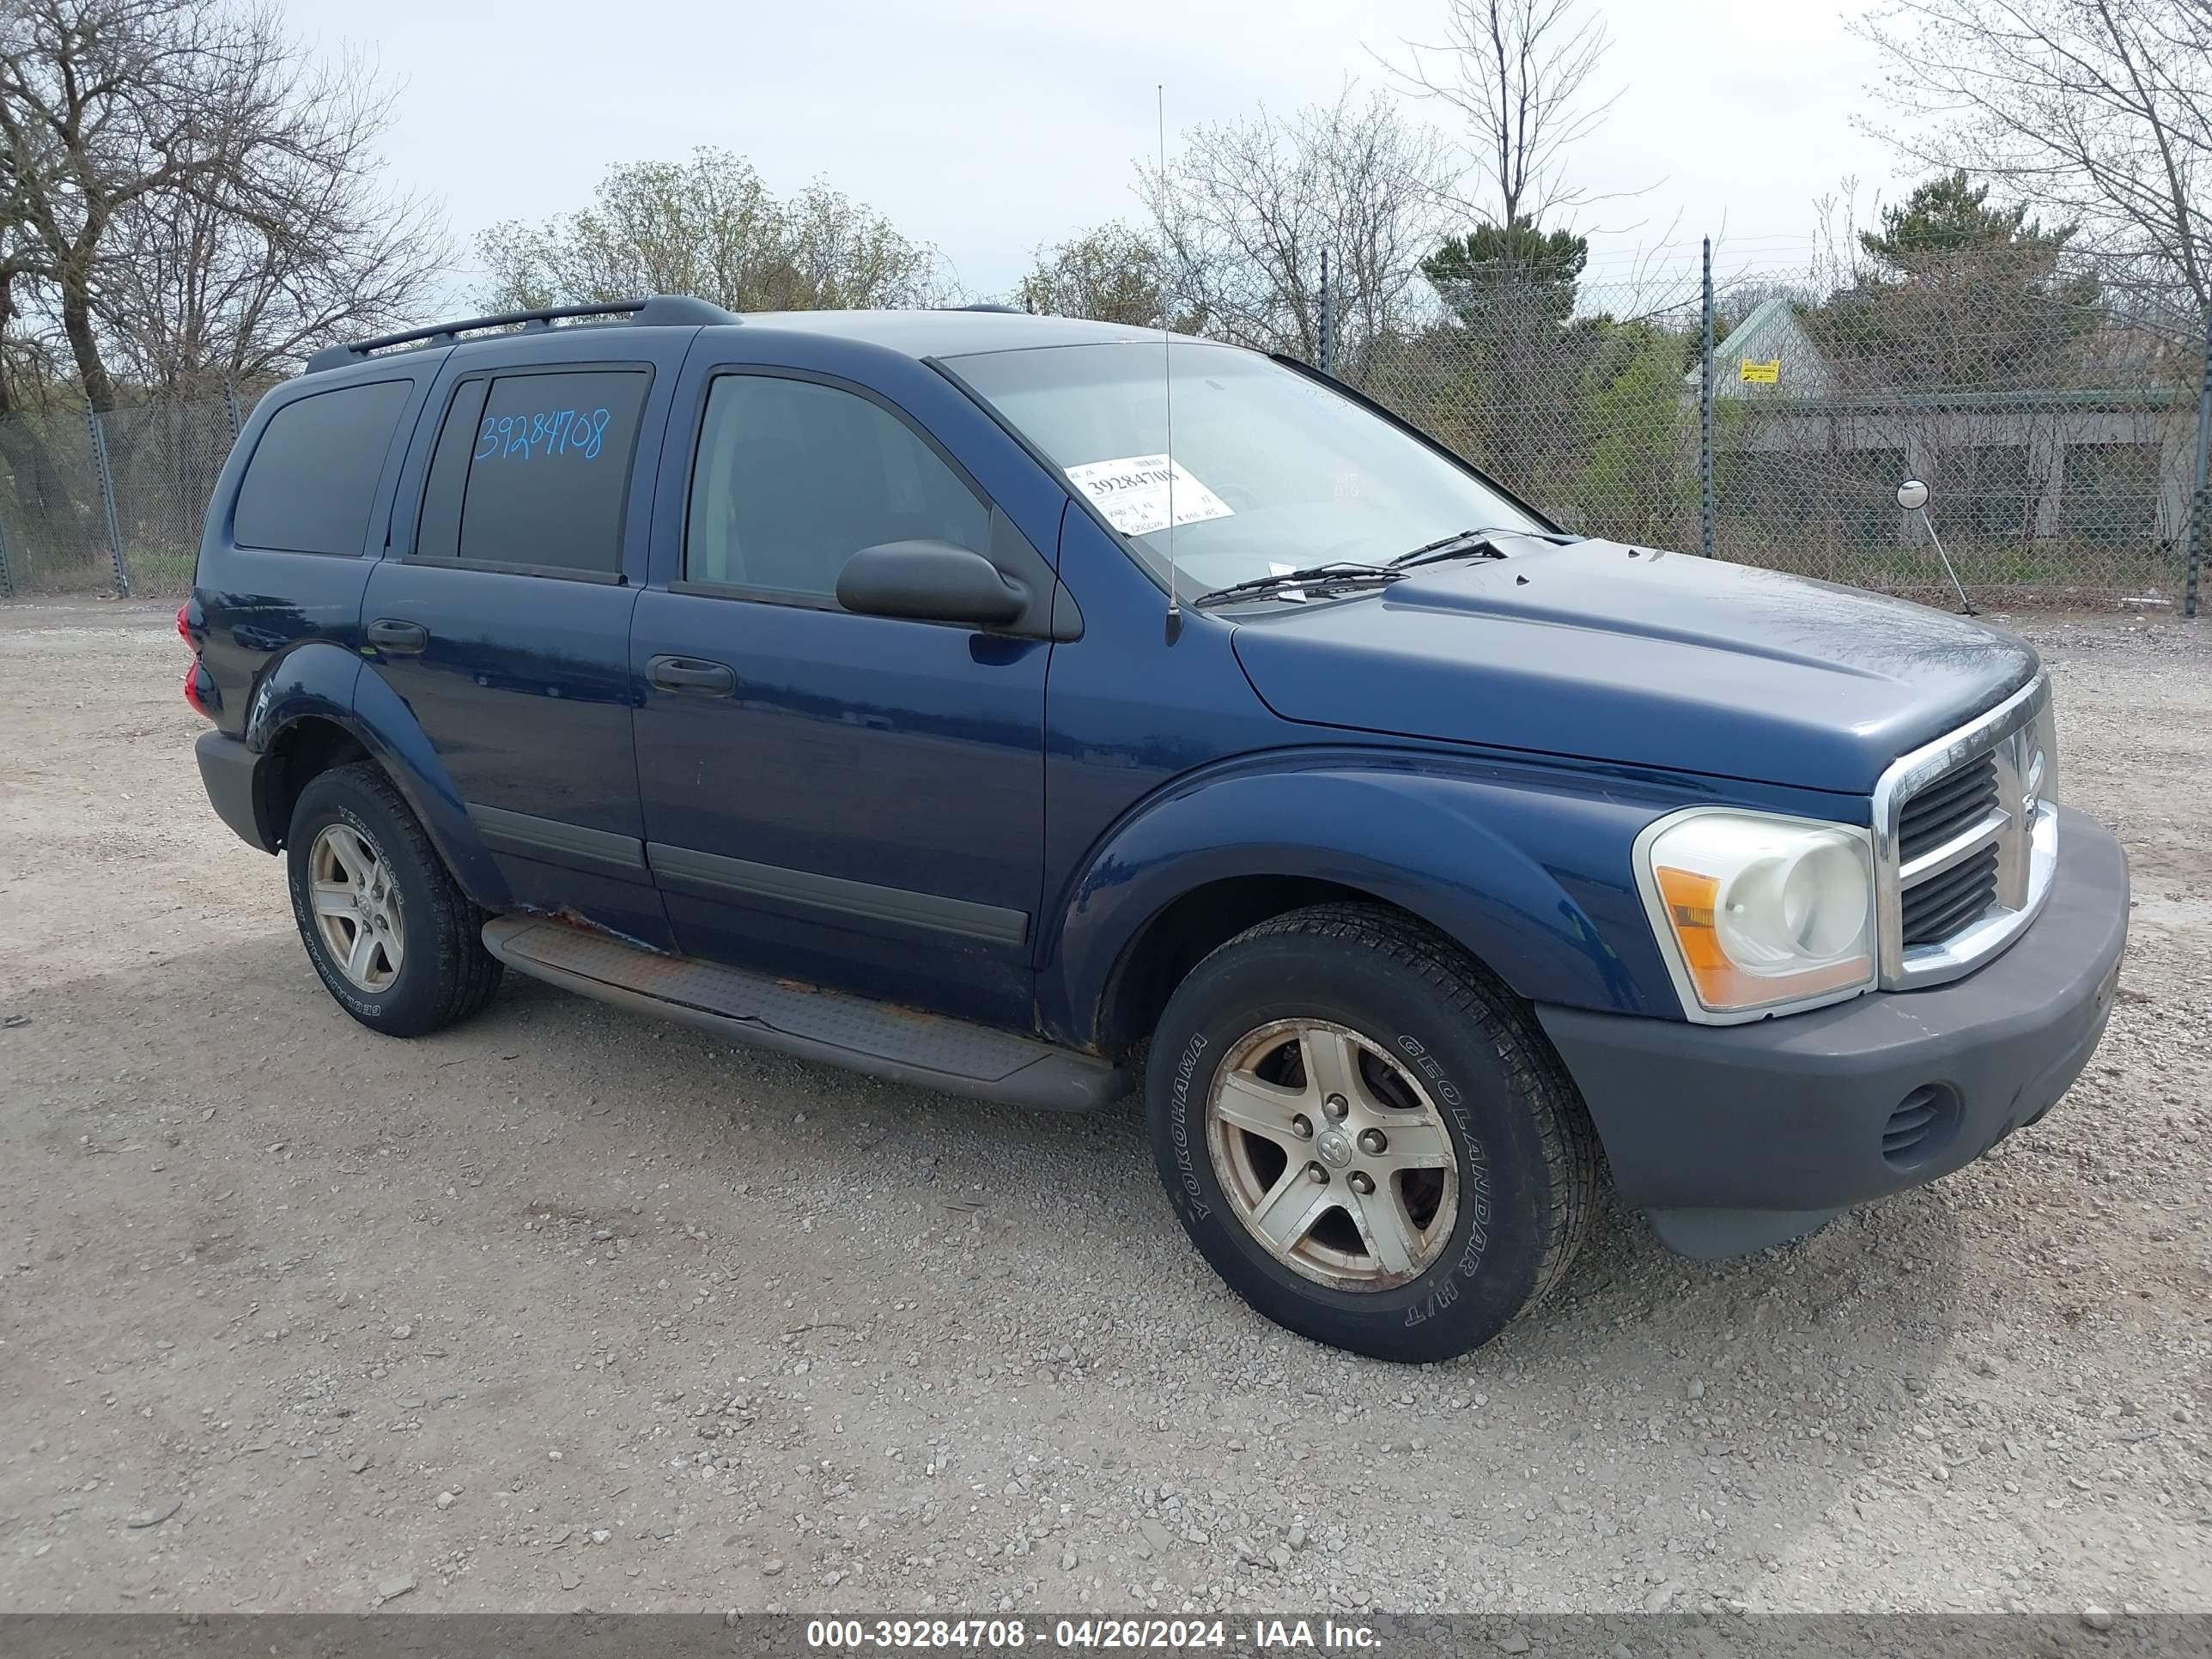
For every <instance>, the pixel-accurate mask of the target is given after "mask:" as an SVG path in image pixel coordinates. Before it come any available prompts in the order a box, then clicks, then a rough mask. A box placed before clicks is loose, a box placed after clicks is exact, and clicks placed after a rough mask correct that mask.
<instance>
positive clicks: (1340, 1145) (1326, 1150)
mask: <svg viewBox="0 0 2212 1659" xmlns="http://www.w3.org/2000/svg"><path fill="white" fill-rule="evenodd" d="M1314 1151H1315V1152H1317V1153H1319V1154H1320V1156H1321V1161H1322V1163H1324V1164H1328V1167H1329V1168H1330V1169H1332V1170H1341V1169H1342V1168H1343V1167H1344V1166H1345V1165H1346V1164H1349V1163H1351V1162H1352V1141H1351V1139H1350V1138H1349V1137H1348V1136H1346V1133H1344V1131H1343V1130H1341V1129H1328V1130H1324V1131H1323V1132H1322V1134H1321V1136H1320V1138H1319V1139H1316V1141H1315V1142H1314Z"/></svg>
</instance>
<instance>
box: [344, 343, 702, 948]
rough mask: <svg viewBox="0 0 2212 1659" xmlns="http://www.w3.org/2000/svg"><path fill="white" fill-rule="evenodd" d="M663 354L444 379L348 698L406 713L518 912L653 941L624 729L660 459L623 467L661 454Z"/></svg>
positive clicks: (407, 474) (660, 942) (366, 609)
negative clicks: (358, 678) (654, 468)
mask: <svg viewBox="0 0 2212 1659" xmlns="http://www.w3.org/2000/svg"><path fill="white" fill-rule="evenodd" d="M539 349H543V348H539ZM646 349H647V351H648V352H650V351H652V350H653V348H652V347H650V346H648V347H647V348H646ZM517 356H518V361H515V362H512V363H508V364H505V365H502V364H501V362H499V361H498V360H497V358H496V357H494V358H493V359H492V360H490V361H489V362H487V360H486V358H485V357H484V356H483V355H482V354H479V355H478V356H476V357H474V358H472V359H471V362H470V365H469V368H468V371H467V372H466V373H465V374H459V375H452V376H448V377H446V378H445V379H443V380H441V383H440V385H439V386H437V387H436V389H435V392H434V395H433V398H432V401H431V404H430V410H431V413H430V414H429V416H428V417H426V420H425V422H424V424H425V427H426V428H428V430H427V431H426V433H425V435H423V436H422V439H421V440H420V441H419V443H418V450H419V454H418V456H417V457H416V464H415V465H411V466H410V467H409V468H408V469H407V470H406V471H404V473H403V475H402V484H401V493H400V497H399V499H400V502H401V508H400V511H399V512H398V513H396V514H395V520H396V522H395V526H394V530H393V538H392V539H393V546H392V550H391V552H390V553H389V554H388V555H387V556H386V557H385V558H384V559H383V560H382V561H381V562H380V563H379V564H378V566H377V568H376V569H375V571H374V574H372V575H371V577H370V579H369V584H368V594H367V597H366V600H365V602H364V604H363V606H362V629H363V634H364V636H365V639H366V641H367V645H368V652H367V653H366V654H368V655H369V658H370V660H369V664H368V667H367V669H366V671H365V672H364V675H363V678H362V684H361V686H360V688H359V689H358V690H357V691H356V701H359V700H360V699H361V698H362V697H363V696H397V697H398V698H399V699H400V700H401V701H403V702H404V703H405V704H406V705H407V708H409V710H410V711H411V712H412V714H413V715H414V719H415V721H416V724H417V725H419V726H421V728H422V732H423V734H424V735H425V736H426V737H427V738H428V740H429V743H430V745H431V747H432V749H433V750H435V755H436V759H437V762H438V763H439V765H440V766H441V769H443V771H444V772H445V774H446V775H447V778H448V779H450V780H451V782H452V785H453V789H454V791H455V793H457V794H458V795H459V798H460V800H461V803H462V804H463V805H465V807H466V809H467V811H468V816H469V818H470V821H471V823H472V824H473V825H474V827H475V828H476V829H477V833H478V834H480V835H481V836H483V839H484V842H485V843H486V845H487V846H488V847H489V848H490V849H491V853H492V856H493V858H494V860H495V861H496V863H497V864H498V866H499V870H500V873H501V875H502V876H503V877H504V878H506V881H507V887H508V889H509V891H510V893H511V896H512V897H513V902H515V903H516V904H518V905H521V906H524V907H526V908H532V909H542V910H546V911H565V912H569V913H572V914H574V915H580V916H582V917H583V918H585V919H586V920H587V921H592V922H595V923H597V924H599V925H600V926H602V927H608V928H611V929H612V930H614V931H615V932H617V933H622V934H623V935H625V936H627V937H629V938H633V939H640V940H641V941H643V942H645V943H647V944H651V945H656V946H659V947H661V948H666V947H668V945H670V944H671V940H670V938H669V935H668V929H667V922H666V919H665V913H664V912H663V910H662V908H661V904H660V900H659V892H658V890H656V889H655V888H654V886H653V880H652V877H651V874H650V872H648V871H647V868H646V865H645V853H644V823H643V820H642V817H641V813H640V811H639V805H638V799H637V762H636V750H635V744H634V740H633V738H632V734H631V729H630V727H631V716H632V714H633V703H634V698H633V696H632V688H631V684H630V678H629V627H630V613H631V611H633V609H634V608H635V605H636V601H637V593H638V589H637V587H636V586H635V579H636V577H637V576H641V575H642V574H643V569H644V562H645V543H646V540H647V535H648V532H649V527H650V523H651V517H650V513H651V503H650V499H649V498H650V495H651V487H650V479H651V477H652V472H651V468H650V465H649V464H648V466H647V472H646V477H647V484H646V486H645V487H643V488H640V489H633V488H632V487H631V472H632V469H633V467H634V465H635V464H636V457H637V455H638V454H639V453H640V452H642V453H644V454H645V455H646V456H647V457H648V458H653V459H657V456H658V451H659V428H660V427H661V426H662V425H663V424H665V407H666V404H667V400H668V395H669V394H668V385H667V383H668V382H669V381H671V380H673V379H674V373H675V369H676V368H677V366H678V363H679V362H681V351H680V349H677V347H676V343H672V342H671V353H670V354H669V355H668V356H667V361H665V362H653V361H651V360H650V358H649V357H648V358H647V360H644V361H626V362H605V363H590V364H574V365H572V364H551V363H545V362H542V361H540V362H532V361H531V360H530V357H529V356H528V355H527V349H520V350H518V352H517ZM655 380H660V381H661V382H662V384H661V386H660V387H659V396H658V397H657V398H656V396H655V386H654V382H655ZM641 437H643V439H644V440H645V442H644V443H643V444H642V445H641V442H640V439H641ZM418 479H419V480H422V483H419V484H417V483H415V481H416V480H418ZM418 504H419V505H418ZM632 562H634V563H635V574H633V573H632V571H631V569H630V568H629V566H630V564H631V563H632ZM379 683H380V684H379Z"/></svg>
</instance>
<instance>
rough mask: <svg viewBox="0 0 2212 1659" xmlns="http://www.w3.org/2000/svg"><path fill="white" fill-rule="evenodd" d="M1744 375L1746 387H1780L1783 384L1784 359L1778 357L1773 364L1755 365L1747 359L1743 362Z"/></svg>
mask: <svg viewBox="0 0 2212 1659" xmlns="http://www.w3.org/2000/svg"><path fill="white" fill-rule="evenodd" d="M1742 373H1743V383H1744V384H1745V385H1746V386H1779V385H1780V384H1781V383H1782V359H1781V358H1779V357H1777V358H1776V359H1774V361H1773V362H1766V363H1754V362H1752V361H1751V359H1750V358H1748V357H1747V358H1745V359H1744V360H1743V370H1742Z"/></svg>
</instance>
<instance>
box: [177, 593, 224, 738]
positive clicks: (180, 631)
mask: <svg viewBox="0 0 2212 1659" xmlns="http://www.w3.org/2000/svg"><path fill="white" fill-rule="evenodd" d="M177 637H178V638H179V639H180V640H182V641H184V642H185V644H186V645H188V646H190V647H191V648H192V660H191V665H190V666H188V667H187V668H186V669H185V702H188V703H190V704H191V706H192V713H194V714H197V715H198V716H199V717H200V718H201V719H202V720H213V719H214V718H215V711H216V709H218V708H222V692H220V691H218V690H216V684H215V677H214V676H213V675H212V674H210V673H209V672H208V671H207V665H205V664H204V663H203V662H202V661H201V660H200V642H199V641H198V640H197V639H196V638H194V637H193V635H192V602H191V600H190V599H186V600H185V602H184V603H183V604H182V605H179V606H178V607H177Z"/></svg>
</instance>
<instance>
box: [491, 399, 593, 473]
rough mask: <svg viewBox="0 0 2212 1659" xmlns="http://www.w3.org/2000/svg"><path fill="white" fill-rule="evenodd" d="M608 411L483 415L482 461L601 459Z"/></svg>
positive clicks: (568, 410) (553, 411)
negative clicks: (541, 457)
mask: <svg viewBox="0 0 2212 1659" xmlns="http://www.w3.org/2000/svg"><path fill="white" fill-rule="evenodd" d="M607 420H608V416H607V411H606V410H604V409H593V410H579V409H556V410H547V411H545V412H544V413H542V414H538V415H500V416H491V415H487V416H484V423H483V427H482V428H479V429H478V431H477V452H476V455H475V457H474V459H477V460H479V461H489V460H495V459H504V458H505V457H507V456H509V455H520V456H521V457H522V459H524V460H528V459H530V458H531V457H532V455H535V454H546V455H580V456H582V457H583V458H584V459H586V460H587V461H595V460H597V459H599V447H600V445H601V443H602V442H603V441H605V437H606V434H607Z"/></svg>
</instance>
